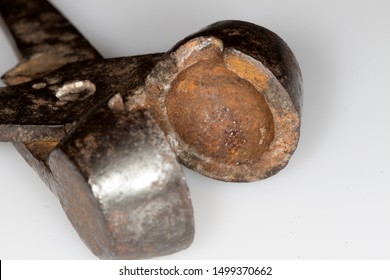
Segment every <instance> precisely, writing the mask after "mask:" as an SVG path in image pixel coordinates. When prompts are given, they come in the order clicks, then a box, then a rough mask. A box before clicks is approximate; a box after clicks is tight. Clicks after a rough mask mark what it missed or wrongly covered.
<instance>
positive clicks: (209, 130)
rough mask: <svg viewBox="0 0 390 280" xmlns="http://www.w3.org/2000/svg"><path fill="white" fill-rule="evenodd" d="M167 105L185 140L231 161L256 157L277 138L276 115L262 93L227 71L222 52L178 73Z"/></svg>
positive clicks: (209, 154)
mask: <svg viewBox="0 0 390 280" xmlns="http://www.w3.org/2000/svg"><path fill="white" fill-rule="evenodd" d="M166 108H167V114H168V118H169V121H170V123H171V124H172V126H173V127H174V130H175V131H176V133H177V134H178V135H179V136H180V138H181V139H182V140H183V141H184V142H185V143H187V144H188V145H190V146H191V147H193V148H194V149H195V150H196V151H197V153H199V154H201V155H203V156H206V157H211V158H214V159H218V160H222V161H224V162H226V163H228V164H230V165H240V164H243V163H245V162H248V161H257V160H258V159H259V157H261V154H262V153H263V152H264V151H265V150H267V149H268V147H269V145H270V143H271V142H272V140H273V138H274V125H273V117H272V114H271V111H270V109H269V107H268V104H267V102H266V101H265V99H264V97H263V95H262V94H261V93H260V92H259V91H258V90H256V88H255V87H254V86H253V85H252V84H251V83H250V82H249V81H247V80H245V79H243V78H240V77H239V76H237V75H236V74H235V73H234V72H232V71H230V70H228V69H227V68H226V66H225V64H224V61H223V58H222V57H221V56H217V57H215V58H213V59H209V60H201V61H199V62H197V63H196V64H194V65H192V66H190V67H188V68H187V69H185V70H184V71H182V72H181V73H179V74H178V76H177V77H176V79H175V80H174V81H173V82H172V84H171V90H170V91H169V93H168V95H167V99H166Z"/></svg>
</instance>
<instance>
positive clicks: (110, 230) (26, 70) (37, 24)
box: [0, 0, 194, 259]
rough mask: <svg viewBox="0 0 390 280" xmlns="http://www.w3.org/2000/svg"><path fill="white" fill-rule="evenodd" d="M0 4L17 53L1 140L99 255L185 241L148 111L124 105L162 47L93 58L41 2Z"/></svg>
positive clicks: (184, 219)
mask: <svg viewBox="0 0 390 280" xmlns="http://www.w3.org/2000/svg"><path fill="white" fill-rule="evenodd" d="M0 11H1V14H2V16H3V19H4V21H5V23H6V24H7V26H8V27H9V30H10V33H11V34H12V35H13V38H14V39H15V43H16V46H17V48H18V49H19V51H20V54H21V62H20V63H19V64H18V65H17V66H16V67H15V68H14V69H12V70H11V71H9V72H8V73H7V74H5V75H4V77H3V80H4V81H5V82H6V83H7V84H9V85H11V86H9V87H6V88H2V89H0V115H1V117H0V131H1V133H0V135H1V136H0V137H1V140H2V141H13V142H15V146H16V148H17V149H18V151H19V152H20V153H21V154H22V155H23V157H24V158H25V159H26V160H27V162H28V163H29V164H30V165H31V166H32V167H33V168H34V169H35V170H36V171H37V172H38V173H39V174H40V176H41V177H42V178H43V180H44V181H45V182H46V183H47V184H48V186H49V188H50V189H51V190H52V191H53V193H55V194H56V195H57V197H58V198H59V200H60V202H61V204H62V207H63V208H64V210H65V212H66V214H67V216H68V218H69V220H70V221H71V223H72V225H73V226H74V227H75V229H76V230H77V232H78V233H79V235H80V237H81V238H82V239H83V241H84V242H85V243H86V245H87V246H88V247H89V248H90V249H91V250H92V252H93V253H94V254H96V255H97V256H98V257H100V258H109V259H118V258H122V259H123V258H130V259H134V258H150V257H155V256H161V255H166V254H170V253H173V252H176V251H178V250H182V249H184V248H186V247H188V246H189V245H190V244H191V242H192V240H193V236H194V226H193V214H192V206H191V201H190V197H189V192H188V188H187V186H186V183H185V180H184V175H183V173H182V170H181V168H180V166H179V164H178V163H177V161H176V157H175V155H174V153H173V152H172V151H171V149H170V147H169V144H168V142H167V141H166V139H165V137H164V134H163V132H162V131H161V129H160V128H159V127H158V126H157V124H156V123H155V121H154V120H153V118H152V117H151V116H150V114H148V112H146V111H145V110H143V109H142V108H141V107H140V108H137V107H134V108H130V107H129V106H127V105H126V103H127V102H126V99H131V96H132V95H134V90H135V88H136V87H137V86H139V85H140V84H141V83H142V81H143V80H144V79H145V78H146V75H147V73H148V72H149V71H150V69H151V67H152V66H153V65H154V64H155V63H156V62H157V60H158V58H159V57H160V56H161V55H159V54H155V55H145V56H137V57H128V58H118V59H108V60H104V59H101V56H100V55H99V54H98V53H97V51H96V50H94V48H93V47H92V46H91V45H90V44H89V43H88V42H87V41H86V40H85V39H84V38H83V36H82V35H81V34H80V33H79V32H78V31H77V30H76V29H75V28H74V27H73V26H72V25H71V24H70V23H69V22H68V21H67V20H66V19H65V18H64V17H63V16H62V15H61V14H60V13H59V12H58V11H57V10H56V9H55V8H54V7H53V6H52V5H51V4H50V3H48V2H47V1H43V0H38V1H14V0H12V1H6V0H1V1H0ZM62 66H64V67H62ZM61 67H62V68H61ZM59 68H61V69H59ZM57 69H59V70H57ZM20 83H22V84H20ZM123 99H124V101H123ZM125 106H126V108H125ZM125 109H126V110H125ZM80 120H82V121H80ZM76 124H78V126H77V127H76V128H74V126H75V125H76ZM72 130H74V132H73V133H71V131H72ZM61 140H62V144H60V145H59V146H58V147H57V145H58V142H59V141H61ZM56 147H57V148H56ZM55 148H56V149H55ZM54 149H55V150H54ZM53 150H54V152H53ZM80 150H81V151H82V152H81V153H79V151H80ZM49 155H51V156H50V162H49Z"/></svg>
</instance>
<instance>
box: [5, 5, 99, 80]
mask: <svg viewBox="0 0 390 280" xmlns="http://www.w3.org/2000/svg"><path fill="white" fill-rule="evenodd" d="M0 13H1V15H2V17H3V20H4V22H5V23H6V24H7V26H8V29H9V31H10V33H11V35H12V37H13V39H14V42H15V44H16V47H17V50H18V52H19V54H20V56H21V61H20V62H19V64H18V65H17V66H16V67H15V68H13V69H12V70H10V71H9V72H7V73H6V74H5V75H4V76H3V77H2V78H3V80H4V81H5V82H6V84H8V85H15V84H20V83H22V82H27V81H31V80H33V79H35V78H39V77H41V76H43V75H45V74H48V73H50V72H52V71H54V70H56V69H58V68H60V67H61V66H64V65H66V64H69V63H72V62H76V61H82V60H91V59H96V58H99V57H101V56H100V54H99V53H98V52H97V51H96V50H95V49H94V48H93V47H92V46H91V45H90V44H89V42H88V41H87V40H86V39H85V38H84V37H83V36H82V35H81V34H80V32H79V31H78V30H77V29H76V28H75V27H74V26H73V25H72V24H70V23H69V21H68V20H67V19H66V18H65V17H64V16H63V15H62V14H61V13H60V12H59V11H58V10H57V9H56V8H55V7H54V6H53V5H51V4H50V3H49V2H48V1H46V0H34V1H26V0H1V1H0Z"/></svg>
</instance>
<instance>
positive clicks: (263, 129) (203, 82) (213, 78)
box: [146, 21, 302, 182]
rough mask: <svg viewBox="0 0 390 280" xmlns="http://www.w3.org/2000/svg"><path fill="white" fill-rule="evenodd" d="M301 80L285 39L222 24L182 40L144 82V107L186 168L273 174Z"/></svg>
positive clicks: (292, 128) (218, 175)
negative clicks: (160, 128)
mask: <svg viewBox="0 0 390 280" xmlns="http://www.w3.org/2000/svg"><path fill="white" fill-rule="evenodd" d="M301 82H302V77H301V72H300V69H299V66H298V63H297V61H296V59H295V57H294V55H293V53H292V52H291V50H290V49H289V47H288V46H287V44H286V43H285V42H284V41H283V40H282V39H281V38H280V37H278V36H277V35H276V34H275V33H273V32H271V31H269V30H267V29H265V28H263V27H261V26H257V25H255V24H252V23H248V22H242V21H222V22H217V23H215V24H212V25H210V26H208V27H206V28H204V29H202V30H201V31H199V32H197V33H195V34H193V35H191V36H189V37H187V38H185V39H184V40H183V41H181V42H179V43H178V44H177V45H176V46H175V47H173V49H172V50H170V51H169V52H168V53H167V54H166V55H165V56H164V57H163V58H162V60H161V61H160V62H159V63H158V64H157V65H156V67H155V68H154V69H153V71H152V73H151V75H150V76H149V77H148V80H147V82H146V84H147V86H146V92H147V96H148V102H149V104H150V109H151V111H152V112H153V115H154V116H155V118H156V120H157V121H158V122H159V124H160V126H161V127H162V129H163V130H164V131H165V133H166V135H167V137H168V138H169V140H170V142H171V146H172V149H173V150H174V151H175V153H176V155H177V156H178V158H179V159H180V161H181V162H182V163H183V164H185V165H186V166H187V167H189V168H191V169H194V170H196V171H198V172H200V173H202V174H204V175H207V176H209V177H212V178H215V179H219V180H224V181H244V182H247V181H254V180H259V179H264V178H267V177H269V176H271V175H274V174H275V173H277V172H278V171H279V170H281V169H282V168H283V167H285V166H286V164H287V163H288V161H289V159H290V157H291V155H292V154H293V153H294V151H295V149H296V147H297V144H298V140H299V129H300V115H301V106H302V87H301Z"/></svg>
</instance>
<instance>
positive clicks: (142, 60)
mask: <svg viewBox="0 0 390 280" xmlns="http://www.w3.org/2000/svg"><path fill="white" fill-rule="evenodd" d="M160 56H161V55H160V54H154V55H144V56H135V57H127V58H114V59H107V60H103V59H97V60H92V61H85V62H84V61H83V62H76V63H72V64H69V65H67V66H64V67H63V68H61V69H60V70H57V71H55V72H53V73H51V74H48V75H46V76H44V77H42V78H39V79H35V80H34V81H32V82H27V83H23V84H21V85H15V86H10V87H6V88H1V89H0V131H1V134H0V141H17V142H35V141H59V140H60V139H61V138H62V137H63V136H64V135H65V134H66V130H68V131H69V130H70V128H71V127H72V126H73V124H74V123H76V122H78V121H79V120H80V118H82V117H83V116H84V115H85V114H86V113H87V112H88V111H89V110H90V109H91V108H93V107H95V106H99V104H100V103H101V102H102V101H104V100H106V99H107V98H108V97H110V96H112V95H114V94H116V93H127V92H130V91H131V90H132V89H134V88H135V87H137V86H138V85H139V84H140V83H142V82H143V81H144V80H145V78H146V76H147V74H148V73H149V72H150V69H151V68H152V67H153V66H154V64H155V63H156V62H157V61H158V59H159V58H160ZM108 77H109V79H108ZM66 93H68V99H66V98H65V97H64V95H66ZM59 94H62V97H61V96H60V97H59V96H58V95H59ZM72 96H73V97H72ZM72 98H73V99H72Z"/></svg>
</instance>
